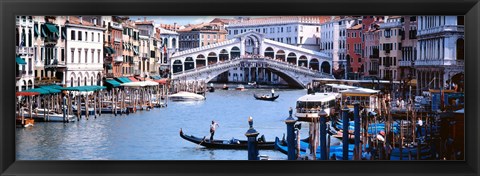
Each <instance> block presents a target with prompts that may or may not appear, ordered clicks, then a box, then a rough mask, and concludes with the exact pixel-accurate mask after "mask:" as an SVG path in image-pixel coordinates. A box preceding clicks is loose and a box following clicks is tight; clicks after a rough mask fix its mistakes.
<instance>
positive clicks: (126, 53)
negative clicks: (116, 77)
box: [122, 20, 140, 76]
mask: <svg viewBox="0 0 480 176" xmlns="http://www.w3.org/2000/svg"><path fill="white" fill-rule="evenodd" d="M122 27H123V33H122V34H123V36H122V37H123V38H122V39H123V51H122V55H123V70H122V75H123V76H133V75H134V74H135V73H137V74H138V75H140V73H139V71H140V70H139V69H138V65H139V51H138V40H139V34H138V29H137V28H136V27H135V23H134V22H132V21H130V20H127V21H124V22H123V23H122ZM135 71H137V72H135Z"/></svg>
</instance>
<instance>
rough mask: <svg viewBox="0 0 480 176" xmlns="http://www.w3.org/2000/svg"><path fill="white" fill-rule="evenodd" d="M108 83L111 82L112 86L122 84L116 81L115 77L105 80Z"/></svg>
mask: <svg viewBox="0 0 480 176" xmlns="http://www.w3.org/2000/svg"><path fill="white" fill-rule="evenodd" d="M105 82H106V83H108V84H110V85H111V86H112V87H118V86H120V85H121V83H119V82H118V81H115V80H113V79H107V80H105Z"/></svg>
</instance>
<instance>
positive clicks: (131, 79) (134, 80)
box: [128, 76, 138, 82]
mask: <svg viewBox="0 0 480 176" xmlns="http://www.w3.org/2000/svg"><path fill="white" fill-rule="evenodd" d="M128 79H130V81H132V82H138V79H137V78H134V77H133V76H130V77H128Z"/></svg>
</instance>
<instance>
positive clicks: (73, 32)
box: [70, 30, 75, 40]
mask: <svg viewBox="0 0 480 176" xmlns="http://www.w3.org/2000/svg"><path fill="white" fill-rule="evenodd" d="M70 40H75V31H74V30H72V32H71V36H70Z"/></svg>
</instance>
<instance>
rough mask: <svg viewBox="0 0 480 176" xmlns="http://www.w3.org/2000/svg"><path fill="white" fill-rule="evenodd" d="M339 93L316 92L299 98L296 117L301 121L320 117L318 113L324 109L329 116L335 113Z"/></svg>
mask: <svg viewBox="0 0 480 176" xmlns="http://www.w3.org/2000/svg"><path fill="white" fill-rule="evenodd" d="M337 96H338V93H334V92H328V93H315V94H308V95H304V96H302V97H300V98H298V99H297V103H296V113H295V117H297V118H298V120H299V121H307V122H308V121H311V120H312V118H318V117H319V116H318V113H319V112H320V111H321V110H322V108H323V110H324V111H325V112H326V113H327V116H329V115H330V114H333V109H334V107H335V104H336V99H337Z"/></svg>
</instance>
